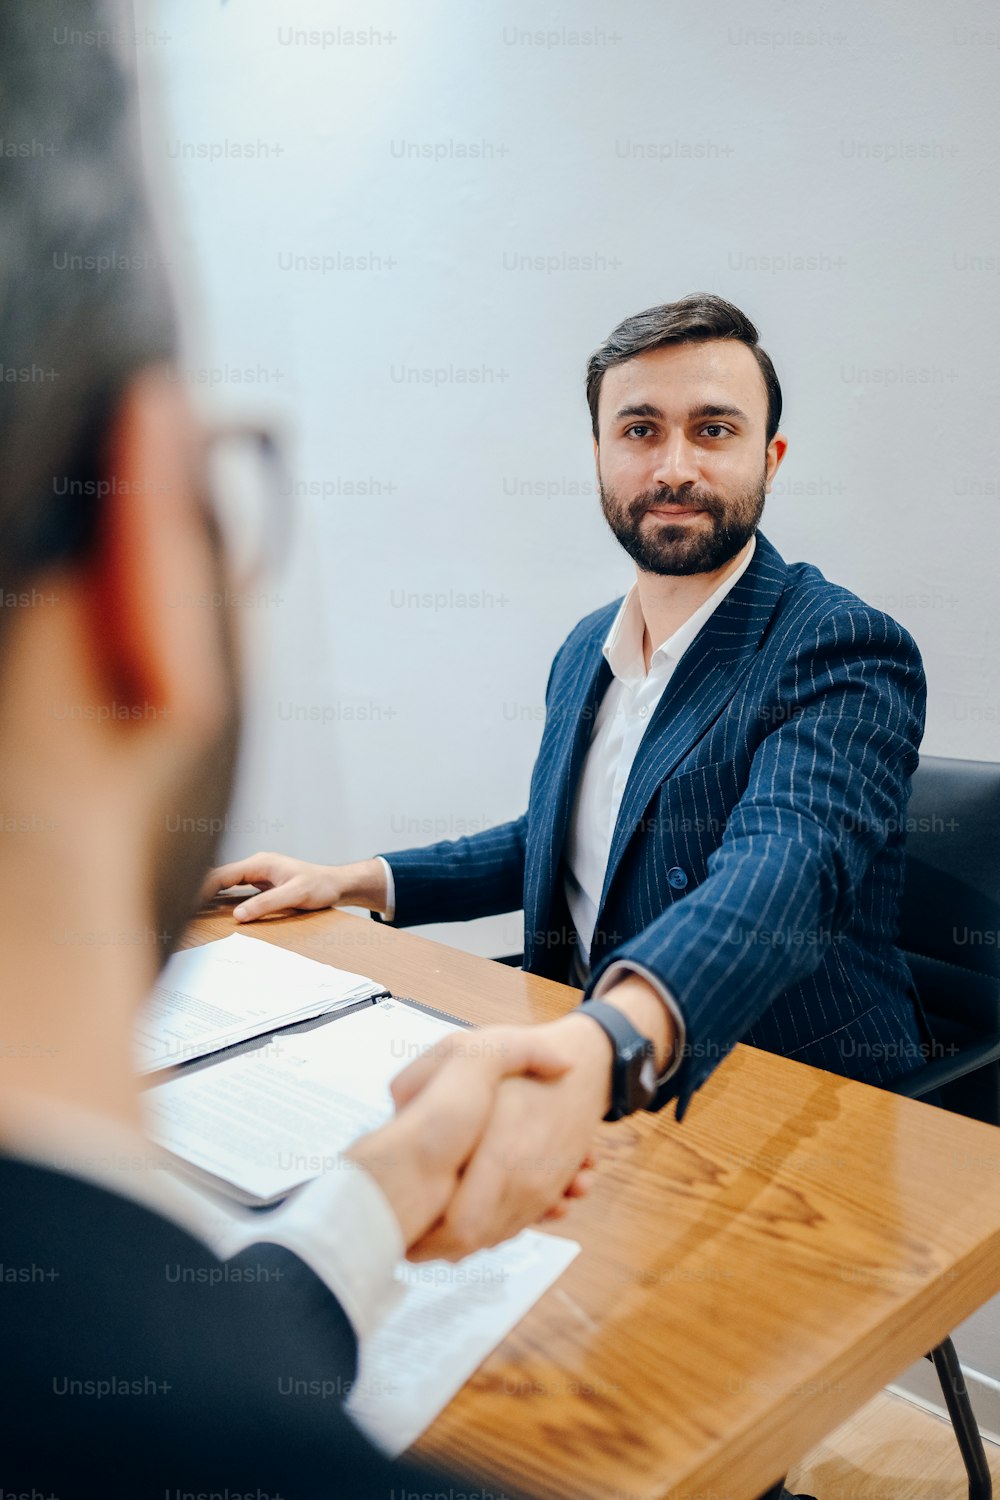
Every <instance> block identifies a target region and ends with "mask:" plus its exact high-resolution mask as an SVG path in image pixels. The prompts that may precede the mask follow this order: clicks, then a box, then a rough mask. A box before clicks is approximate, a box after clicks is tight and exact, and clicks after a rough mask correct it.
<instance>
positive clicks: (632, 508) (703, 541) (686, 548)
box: [601, 474, 766, 575]
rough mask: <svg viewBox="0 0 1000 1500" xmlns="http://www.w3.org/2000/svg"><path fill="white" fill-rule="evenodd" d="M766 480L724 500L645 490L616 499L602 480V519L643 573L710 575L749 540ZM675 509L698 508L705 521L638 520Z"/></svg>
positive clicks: (689, 492) (667, 490)
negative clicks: (658, 510) (670, 507)
mask: <svg viewBox="0 0 1000 1500" xmlns="http://www.w3.org/2000/svg"><path fill="white" fill-rule="evenodd" d="M765 482H766V481H765V477H764V475H763V474H762V475H761V477H760V479H759V480H758V482H757V483H756V484H755V485H751V486H750V487H749V488H747V489H745V490H741V491H740V492H739V493H738V494H736V495H734V496H732V498H731V499H728V500H723V498H722V496H721V495H716V494H712V493H710V492H704V493H703V492H701V491H698V490H682V491H681V492H680V494H678V493H677V491H675V490H672V489H670V488H668V487H664V488H662V489H658V490H646V491H645V493H643V494H641V495H636V496H635V497H634V498H633V499H632V500H628V501H625V500H621V499H620V498H619V496H618V495H616V494H615V492H614V490H611V489H608V488H607V487H606V486H605V484H604V481H603V480H601V509H602V510H603V512H604V519H605V520H606V521H607V523H608V525H609V526H610V527H611V530H612V531H613V532H614V534H615V536H616V537H617V538H618V541H619V542H620V543H621V545H622V546H623V547H624V548H625V551H626V552H627V553H628V555H629V557H630V558H631V559H632V561H633V562H634V563H636V564H637V565H638V566H639V567H640V568H641V569H642V570H643V572H644V573H658V574H661V575H666V574H678V575H679V574H690V573H714V572H716V571H717V570H718V569H719V568H724V567H725V565H726V563H728V562H731V561H732V559H733V558H734V557H735V556H736V554H737V553H738V552H741V551H742V550H743V548H744V547H745V546H746V544H747V542H748V541H749V540H750V538H751V537H752V536H753V534H754V532H755V531H756V530H757V527H758V525H759V523H760V518H761V516H762V515H763V513H764V501H765V498H766V491H765ZM664 505H679V506H684V507H686V508H691V509H700V510H702V511H703V512H704V516H705V519H706V520H707V521H708V523H709V524H708V525H706V524H705V521H704V520H699V521H678V522H677V524H676V525H673V524H671V522H670V521H669V520H665V519H663V518H662V517H660V516H654V518H653V524H647V525H645V526H643V524H642V518H643V516H645V514H646V512H647V511H648V510H651V509H652V508H653V507H654V506H656V507H659V506H664Z"/></svg>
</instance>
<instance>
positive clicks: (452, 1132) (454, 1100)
mask: <svg viewBox="0 0 1000 1500" xmlns="http://www.w3.org/2000/svg"><path fill="white" fill-rule="evenodd" d="M244 884H249V885H255V886H257V887H258V889H259V894H258V895H255V896H252V897H250V898H249V899H248V900H245V901H243V902H241V903H240V905H238V906H237V907H236V908H235V909H234V913H233V915H234V916H235V917H236V919H237V920H238V921H253V920H254V919H256V918H257V917H262V916H267V915H269V914H271V913H273V912H278V911H286V910H289V909H296V910H299V911H302V910H305V911H316V910H319V909H321V908H323V907H329V906H339V905H344V906H362V907H367V908H368V909H369V910H373V911H384V910H385V906H386V895H387V892H386V878H385V872H384V867H383V865H382V864H381V862H380V861H379V860H374V859H372V860H364V861H362V862H361V863H359V864H354V865H339V866H336V865H312V864H306V863H305V862H304V861H302V860H296V859H291V858H289V857H287V856H286V855H281V854H258V855H255V856H254V857H253V858H252V859H249V860H243V861H237V862H235V863H233V864H228V865H224V866H222V867H220V868H219V869H216V870H213V871H212V872H211V873H210V875H209V876H208V877H207V879H206V881H205V884H204V886H203V888H202V899H203V900H206V901H207V900H211V899H212V898H213V897H214V896H216V895H218V893H219V892H220V891H222V890H225V889H227V888H228V887H230V886H233V885H244ZM644 990H645V991H647V993H646V994H643V993H642V991H644ZM650 997H651V998H652V1009H651V1010H650V1009H649V1002H650ZM605 998H608V999H609V1000H613V1003H615V1004H617V1005H619V1006H620V1007H621V1008H622V1009H623V1010H626V1013H627V1014H628V1015H629V1016H630V1017H632V1019H633V1020H634V1022H635V1024H637V1025H639V1026H640V1027H642V1020H643V1016H644V1015H645V1017H646V1019H647V1021H655V1022H657V1023H659V1025H660V1026H661V1027H664V1026H665V1025H666V1024H667V1013H666V1010H665V1008H664V1006H663V1005H662V1003H661V1002H660V1000H659V998H658V997H657V996H656V994H655V992H654V991H652V990H650V988H649V986H647V985H646V983H645V981H644V980H642V979H641V978H640V977H638V976H634V975H630V976H627V977H626V978H624V979H623V980H622V981H621V982H620V983H619V984H618V985H616V986H615V988H614V989H613V990H612V991H611V992H610V993H609V995H608V996H607V997H605ZM656 1030H657V1027H656V1026H655V1025H648V1026H647V1027H646V1034H647V1035H650V1036H653V1034H654V1032H655V1031H656ZM660 1040H662V1035H661V1037H660ZM664 1048H666V1043H664ZM658 1051H659V1047H658ZM612 1061H613V1054H612V1047H611V1043H610V1041H609V1039H608V1037H607V1035H606V1034H605V1032H604V1031H603V1030H602V1029H601V1028H600V1027H599V1026H597V1025H595V1023H594V1022H593V1021H592V1020H590V1019H589V1018H588V1017H587V1016H586V1015H583V1014H580V1013H570V1014H569V1015H567V1016H564V1017H562V1018H561V1019H560V1020H558V1021H552V1022H546V1023H543V1024H541V1025H537V1026H489V1027H483V1028H482V1029H480V1030H476V1031H473V1032H462V1033H461V1034H459V1035H456V1036H454V1037H449V1038H448V1039H447V1040H446V1041H445V1042H443V1043H441V1044H439V1045H438V1046H437V1047H435V1048H433V1049H432V1050H431V1051H429V1052H427V1053H425V1054H424V1056H422V1057H420V1058H418V1059H417V1060H416V1061H415V1062H413V1063H411V1064H410V1065H409V1066H408V1067H407V1068H405V1069H404V1070H403V1071H402V1072H401V1073H399V1074H398V1075H397V1076H396V1078H395V1079H394V1081H393V1085H392V1094H393V1101H394V1103H395V1106H396V1114H395V1116H394V1117H393V1119H392V1120H390V1121H389V1122H388V1123H387V1124H386V1125H384V1126H382V1127H381V1129H379V1130H375V1131H373V1132H372V1133H371V1134H370V1135H367V1136H362V1137H361V1139H359V1140H358V1141H356V1142H355V1143H354V1144H353V1145H352V1146H351V1147H350V1148H349V1149H348V1151H347V1152H346V1153H345V1155H346V1157H347V1158H348V1159H349V1160H351V1161H353V1162H354V1163H355V1164H356V1165H357V1166H359V1167H362V1168H363V1169H364V1170H365V1171H366V1172H368V1173H369V1174H370V1175H371V1176H372V1177H373V1178H374V1179H375V1181H376V1182H377V1183H378V1185H379V1187H380V1188H381V1189H382V1191H383V1193H384V1194H385V1196H386V1198H387V1200H388V1201H389V1203H390V1205H391V1207H392V1209H393V1212H394V1213H395V1216H396V1218H397V1220H398V1222H399V1225H400V1229H401V1231H402V1234H403V1238H404V1240H405V1242H406V1246H407V1255H408V1257H409V1258H410V1259H411V1260H432V1259H448V1260H459V1259H461V1258H462V1257H463V1256H466V1255H470V1254H471V1253H472V1252H473V1251H475V1250H480V1249H483V1248H484V1247H486V1246H488V1245H495V1244H498V1243H499V1242H500V1241H501V1240H505V1239H508V1238H510V1236H511V1235H514V1234H517V1233H518V1232H519V1231H520V1230H521V1229H523V1228H524V1227H525V1226H526V1225H528V1224H533V1223H538V1222H540V1221H543V1220H547V1219H554V1218H560V1217H562V1215H563V1214H565V1213H566V1211H567V1207H568V1204H569V1202H570V1200H572V1199H573V1198H579V1197H581V1196H583V1195H584V1194H586V1193H587V1192H588V1190H589V1189H590V1187H591V1185H592V1183H593V1178H594V1171H593V1168H594V1159H593V1156H592V1150H593V1144H594V1136H595V1132H596V1129H597V1126H598V1124H599V1123H600V1121H601V1120H602V1119H603V1118H604V1115H605V1114H606V1113H607V1111H608V1108H609V1105H610V1100H611V1068H612Z"/></svg>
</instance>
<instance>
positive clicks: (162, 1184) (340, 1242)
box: [0, 1094, 406, 1340]
mask: <svg viewBox="0 0 1000 1500" xmlns="http://www.w3.org/2000/svg"><path fill="white" fill-rule="evenodd" d="M0 1134H2V1140H3V1151H4V1154H5V1155H8V1156H12V1157H17V1158H19V1159H21V1160H23V1161H30V1162H35V1163H37V1164H38V1165H41V1166H46V1167H50V1168H54V1169H55V1170H56V1171H60V1172H65V1173H68V1174H69V1175H71V1176H73V1177H79V1178H82V1179H83V1180H84V1181H89V1182H92V1183H95V1184H96V1185H97V1186H98V1187H101V1188H105V1189H106V1190H107V1191H109V1192H112V1193H117V1194H118V1195H119V1197H122V1198H130V1199H131V1200H132V1201H133V1202H135V1203H140V1204H142V1205H143V1206H144V1207H146V1208H149V1209H151V1210H152V1211H153V1212H154V1213H158V1214H160V1215H161V1217H163V1218H164V1219H169V1220H170V1221H171V1222H172V1223H174V1224H176V1225H177V1226H178V1227H179V1228H181V1229H184V1230H186V1231H187V1233H188V1234H190V1235H192V1236H193V1237H194V1238H195V1239H198V1240H201V1242H202V1244H204V1245H206V1246H207V1247H208V1248H209V1249H210V1250H212V1251H213V1252H214V1254H216V1255H217V1256H218V1257H219V1259H220V1260H223V1261H226V1260H229V1259H230V1257H231V1256H234V1255H238V1254H239V1253H240V1251H241V1250H246V1249H247V1248H248V1247H249V1246H251V1245H260V1244H270V1245H281V1246H283V1247H284V1248H285V1249H286V1250H291V1251H292V1252H293V1253H294V1254H295V1255H297V1256H298V1257H299V1259H300V1260H303V1261H305V1263H306V1264H307V1265H308V1266H309V1267H310V1268H311V1270H313V1271H314V1272H315V1273H316V1275H317V1276H319V1277H320V1279H321V1280H322V1281H324V1282H325V1283H326V1285H327V1286H328V1287H329V1288H330V1290H331V1291H332V1292H333V1294H334V1296H335V1297H336V1298H337V1301H338V1302H339V1303H340V1305H341V1307H342V1308H343V1309H344V1311H345V1313H346V1314H347V1316H348V1317H349V1318H350V1320H351V1323H352V1325H353V1327H354V1331H355V1333H356V1334H357V1336H358V1338H359V1340H360V1339H363V1338H365V1337H367V1336H368V1335H369V1334H370V1333H372V1332H373V1331H374V1330H375V1328H376V1327H377V1326H378V1324H379V1323H380V1322H381V1321H382V1319H383V1318H384V1316H385V1314H386V1313H387V1312H388V1311H389V1309H390V1308H391V1307H392V1306H393V1305H394V1303H395V1302H396V1301H397V1299H398V1298H399V1296H400V1295H401V1288H400V1287H399V1284H398V1283H397V1282H396V1281H395V1280H394V1278H393V1270H394V1268H395V1266H396V1264H397V1262H398V1261H399V1259H400V1258H401V1257H402V1255H403V1254H404V1253H405V1250H406V1246H405V1245H404V1243H403V1236H402V1233H401V1231H400V1228H399V1224H398V1222H397V1220H396V1216H395V1214H394V1213H393V1211H392V1209H391V1207H390V1206H389V1202H388V1199H387V1198H386V1197H385V1194H384V1193H383V1192H382V1190H381V1188H380V1187H379V1186H378V1184H377V1183H376V1182H375V1180H374V1178H373V1177H371V1176H370V1175H369V1174H368V1173H367V1172H366V1171H365V1170H364V1168H363V1167H359V1166H357V1165H356V1164H355V1163H354V1162H352V1161H349V1160H347V1159H346V1158H344V1157H338V1158H337V1159H336V1162H335V1166H334V1168H333V1169H332V1170H330V1171H329V1172H327V1173H326V1174H325V1175H324V1176H322V1177H318V1178H316V1179H315V1180H314V1181H313V1182H309V1183H306V1184H305V1186H304V1187H302V1188H300V1189H299V1190H298V1191H297V1192H296V1193H294V1194H292V1196H291V1197H290V1198H288V1199H287V1200H286V1201H285V1202H284V1203H283V1204H282V1205H281V1206H280V1207H278V1208H276V1209H272V1210H270V1211H268V1212H266V1213H258V1212H254V1211H252V1210H250V1209H244V1208H240V1207H239V1206H238V1205H237V1204H235V1203H231V1202H230V1201H229V1200H228V1199H225V1198H223V1197H222V1196H221V1195H218V1194H215V1193H212V1192H210V1191H209V1190H208V1189H202V1188H200V1187H198V1186H196V1185H195V1184H194V1183H193V1182H190V1181H188V1180H187V1179H186V1178H184V1177H182V1176H181V1175H180V1174H179V1173H178V1172H177V1171H176V1170H175V1169H174V1168H173V1167H172V1166H171V1164H170V1159H169V1157H168V1156H167V1155H166V1154H165V1153H164V1152H162V1151H160V1150H159V1148H158V1147H157V1146H155V1145H154V1144H153V1143H152V1142H151V1141H149V1140H147V1139H146V1138H145V1137H143V1136H142V1135H140V1134H138V1132H136V1131H134V1130H132V1129H130V1128H129V1127H128V1126H126V1125H123V1124H120V1123H119V1122H118V1121H116V1120H112V1119H110V1118H108V1117H106V1116H103V1115H99V1114H96V1113H94V1112H92V1111H90V1110H84V1109H81V1108H77V1107H70V1106H68V1105H65V1106H63V1105H60V1106H58V1107H56V1106H55V1105H54V1104H53V1103H52V1101H51V1100H49V1099H44V1098H42V1097H41V1096H37V1095H35V1096H29V1095H27V1094H21V1095H20V1096H19V1098H18V1102H17V1114H16V1116H15V1115H11V1116H10V1117H6V1118H5V1117H4V1116H3V1114H2V1113H0Z"/></svg>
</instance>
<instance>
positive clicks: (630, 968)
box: [590, 960, 687, 1088]
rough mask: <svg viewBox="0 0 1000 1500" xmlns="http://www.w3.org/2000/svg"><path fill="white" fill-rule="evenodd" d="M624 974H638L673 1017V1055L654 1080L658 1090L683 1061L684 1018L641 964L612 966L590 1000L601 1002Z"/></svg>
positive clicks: (659, 980) (685, 1035)
mask: <svg viewBox="0 0 1000 1500" xmlns="http://www.w3.org/2000/svg"><path fill="white" fill-rule="evenodd" d="M626 974H639V975H640V976H641V977H642V978H643V979H645V981H646V983H647V984H651V985H652V986H653V989H654V990H655V991H656V993H657V994H658V995H659V997H660V999H661V1000H662V1001H663V1003H664V1005H665V1006H666V1007H667V1010H668V1011H669V1012H670V1014H671V1016H672V1017H673V1021H674V1025H675V1026H676V1028H677V1035H676V1038H675V1040H674V1055H673V1057H672V1058H671V1059H670V1061H669V1062H668V1063H667V1066H666V1067H665V1068H664V1070H663V1072H662V1073H661V1074H660V1076H659V1078H658V1079H657V1080H656V1086H657V1088H659V1087H660V1084H662V1083H666V1082H667V1079H668V1078H673V1076H674V1074H675V1073H676V1072H677V1069H678V1068H679V1067H680V1065H681V1063H682V1062H683V1060H684V1051H685V1048H686V1046H687V1027H686V1026H685V1024H684V1017H683V1016H682V1015H681V1008H680V1006H679V1005H678V1004H677V1001H676V1000H675V999H674V997H673V995H672V994H671V993H670V991H669V990H668V989H667V987H666V985H665V984H664V983H663V981H662V980H661V979H658V978H657V977H656V975H655V974H653V973H652V972H651V971H650V970H649V969H647V968H645V967H644V966H643V965H642V964H634V963H627V962H625V961H624V960H622V962H620V963H616V964H612V965H611V967H610V968H609V969H606V970H605V972H604V973H603V974H602V975H601V977H600V979H599V980H598V982H597V984H596V986H595V988H594V992H593V994H592V995H591V997H590V998H591V999H592V1000H603V999H604V997H605V996H606V995H607V993H608V990H610V989H611V987H612V985H615V984H617V983H618V981H619V979H624V977H625V975H626Z"/></svg>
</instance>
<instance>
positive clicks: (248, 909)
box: [233, 880, 302, 922]
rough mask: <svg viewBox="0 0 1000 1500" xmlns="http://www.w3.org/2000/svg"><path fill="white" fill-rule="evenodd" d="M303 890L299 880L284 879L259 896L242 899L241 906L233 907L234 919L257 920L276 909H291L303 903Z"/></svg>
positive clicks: (242, 920)
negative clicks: (300, 887) (246, 899)
mask: <svg viewBox="0 0 1000 1500" xmlns="http://www.w3.org/2000/svg"><path fill="white" fill-rule="evenodd" d="M301 900H302V892H301V890H300V889H299V882H298V881H297V880H283V881H282V882H281V884H280V885H275V886H272V887H271V888H270V890H266V891H261V893H260V895H259V896H251V897H250V899H249V900H248V901H241V902H240V904H239V906H234V907H233V920H234V921H236V922H256V920H257V918H258V917H266V916H269V915H270V913H271V912H275V911H290V910H292V909H294V908H295V907H296V906H299V905H301Z"/></svg>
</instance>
